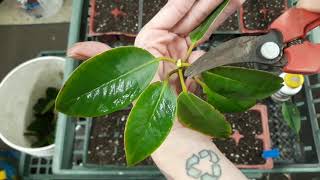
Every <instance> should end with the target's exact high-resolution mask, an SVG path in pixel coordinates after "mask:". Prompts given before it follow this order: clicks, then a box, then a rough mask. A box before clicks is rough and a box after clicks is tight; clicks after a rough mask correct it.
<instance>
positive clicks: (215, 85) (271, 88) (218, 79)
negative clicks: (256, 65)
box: [202, 66, 283, 100]
mask: <svg viewBox="0 0 320 180" xmlns="http://www.w3.org/2000/svg"><path fill="white" fill-rule="evenodd" d="M202 78H203V81H204V82H205V84H207V86H208V87H209V88H210V89H211V90H212V91H214V92H216V93H218V94H220V95H222V96H225V97H229V98H236V99H239V100H240V99H243V100H247V99H264V98H266V97H269V96H270V95H271V94H273V93H275V92H276V91H278V90H279V89H280V88H281V87H282V82H283V80H282V78H280V77H278V76H276V75H273V74H271V73H268V72H265V71H258V70H253V69H245V68H240V67H231V66H222V67H217V68H214V69H212V70H210V71H207V72H204V73H203V74H202Z"/></svg>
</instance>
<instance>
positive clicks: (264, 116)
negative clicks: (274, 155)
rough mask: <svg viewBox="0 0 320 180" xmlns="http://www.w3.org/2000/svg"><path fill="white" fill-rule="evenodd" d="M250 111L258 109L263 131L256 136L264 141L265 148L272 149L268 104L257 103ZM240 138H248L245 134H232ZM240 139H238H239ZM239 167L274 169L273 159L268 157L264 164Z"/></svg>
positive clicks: (235, 138) (241, 166) (233, 136)
mask: <svg viewBox="0 0 320 180" xmlns="http://www.w3.org/2000/svg"><path fill="white" fill-rule="evenodd" d="M249 111H257V112H259V114H260V117H261V119H259V120H260V121H261V125H262V133H261V134H258V135H256V136H255V138H256V139H261V140H262V142H263V150H264V151H266V150H270V149H271V140H270V131H269V125H268V110H267V106H265V105H262V104H257V105H255V106H254V107H252V108H251V109H250V110H249ZM237 136H240V138H246V137H245V136H243V135H241V134H238V133H234V134H233V135H232V138H233V139H234V140H235V141H236V142H239V139H240V138H239V137H237ZM237 139H238V140H237ZM236 166H237V167H238V168H244V169H272V168H273V160H272V159H271V158H268V159H266V162H265V163H264V164H255V165H241V164H238V165H236Z"/></svg>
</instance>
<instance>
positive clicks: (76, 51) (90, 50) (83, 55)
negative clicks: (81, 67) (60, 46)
mask: <svg viewBox="0 0 320 180" xmlns="http://www.w3.org/2000/svg"><path fill="white" fill-rule="evenodd" d="M110 49H111V47H109V46H108V45H106V44H104V43H100V42H95V41H87V42H79V43H76V44H74V46H73V47H71V48H70V49H68V52H67V56H68V57H71V58H73V59H77V60H86V59H89V58H90V57H92V56H95V55H97V54H100V53H102V52H105V51H107V50H110Z"/></svg>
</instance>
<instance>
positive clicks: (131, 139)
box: [124, 82, 176, 166]
mask: <svg viewBox="0 0 320 180" xmlns="http://www.w3.org/2000/svg"><path fill="white" fill-rule="evenodd" d="M175 111H176V96H175V94H174V93H173V92H172V90H171V89H170V87H169V85H168V83H167V82H156V83H153V84H151V85H150V86H149V87H148V88H147V89H146V90H145V91H144V92H143V93H142V94H141V95H140V97H139V99H138V101H137V103H136V104H135V106H134V107H133V109H132V110H131V112H130V115H129V117H128V121H127V124H126V129H125V136H124V138H125V150H126V158H127V163H128V165H129V166H131V165H134V164H137V163H139V162H140V161H142V160H144V159H145V158H146V157H148V156H149V155H150V154H151V153H152V152H154V151H155V150H156V149H157V148H158V147H159V146H160V145H161V143H162V142H163V141H164V140H165V138H166V137H167V135H168V134H169V132H170V129H171V127H172V125H173V121H174V117H175Z"/></svg>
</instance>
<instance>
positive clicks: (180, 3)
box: [146, 0, 196, 30]
mask: <svg viewBox="0 0 320 180" xmlns="http://www.w3.org/2000/svg"><path fill="white" fill-rule="evenodd" d="M195 1H196V0H169V1H168V3H167V4H166V5H165V6H164V7H163V8H162V9H161V10H160V11H159V12H158V14H156V15H155V16H154V17H153V18H152V19H151V20H150V22H149V23H148V24H147V25H146V26H148V27H149V28H155V29H167V30H169V29H171V28H172V27H173V26H174V25H175V24H177V23H178V22H179V21H180V20H181V19H182V18H183V17H184V16H185V15H186V14H187V13H188V12H189V10H190V9H191V7H192V6H193V4H194V2H195Z"/></svg>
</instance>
